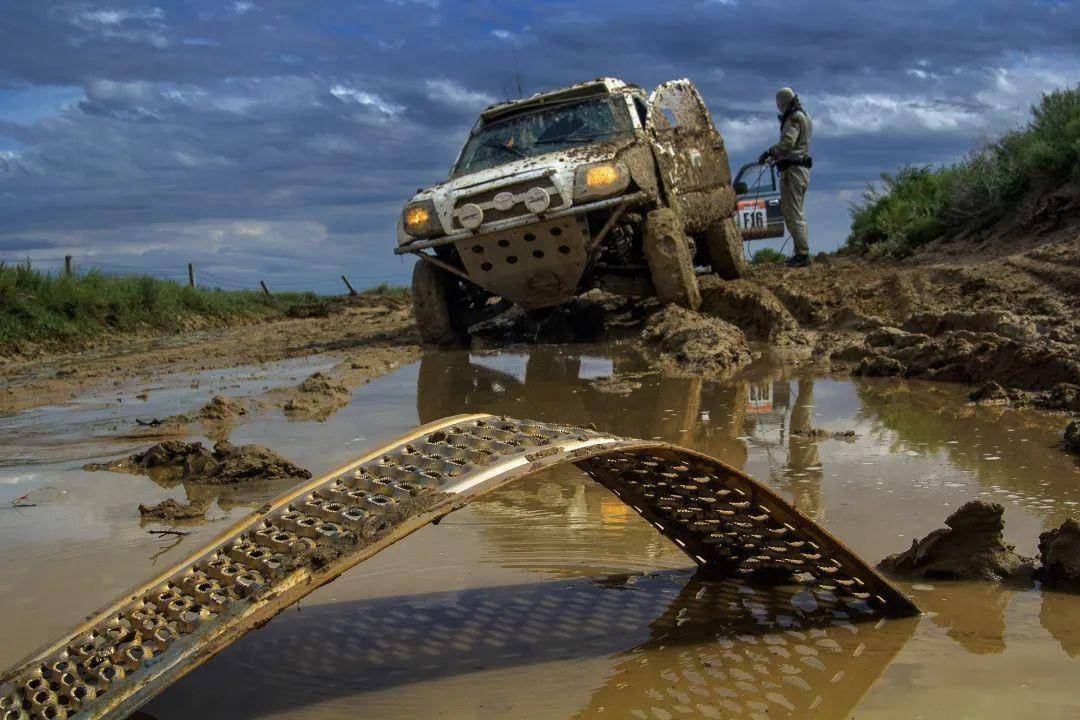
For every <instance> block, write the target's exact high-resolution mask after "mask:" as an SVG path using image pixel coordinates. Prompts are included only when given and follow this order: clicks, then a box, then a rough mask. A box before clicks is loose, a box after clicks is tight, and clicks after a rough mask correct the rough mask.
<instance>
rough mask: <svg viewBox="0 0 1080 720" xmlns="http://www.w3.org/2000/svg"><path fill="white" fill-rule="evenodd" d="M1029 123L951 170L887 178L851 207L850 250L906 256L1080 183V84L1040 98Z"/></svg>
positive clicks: (907, 170)
mask: <svg viewBox="0 0 1080 720" xmlns="http://www.w3.org/2000/svg"><path fill="white" fill-rule="evenodd" d="M1031 115H1032V118H1031V121H1030V122H1029V123H1028V124H1027V125H1026V126H1024V127H1023V128H1019V129H1017V130H1013V131H1012V132H1009V133H1007V134H1006V135H1005V136H1004V137H1002V138H1001V139H1000V140H998V141H997V142H994V143H991V144H989V145H987V146H986V147H984V148H982V149H981V150H977V151H975V152H973V153H971V154H970V155H969V156H968V157H967V158H965V159H964V160H962V161H961V162H958V163H956V164H954V165H949V166H944V167H937V168H933V167H913V166H908V167H903V168H901V169H900V170H899V171H897V172H896V173H892V174H888V173H887V174H883V175H882V177H881V183H880V186H878V187H871V188H868V189H867V190H866V192H864V193H863V198H862V201H861V202H859V203H857V204H855V205H854V206H853V207H852V210H851V216H852V217H851V234H850V236H849V237H848V239H847V245H848V246H849V247H852V248H855V249H857V250H863V251H866V252H867V253H869V254H870V255H872V256H882V257H885V256H889V257H902V256H904V255H907V254H910V253H911V252H912V251H913V250H914V249H915V248H917V247H918V246H920V245H923V244H924V243H927V242H929V241H930V240H933V239H935V238H938V237H942V236H948V235H949V234H953V233H958V232H960V231H962V230H978V229H981V228H984V227H987V226H989V225H991V224H993V223H994V222H997V221H998V220H1000V219H1002V218H1004V217H1005V216H1007V215H1008V214H1009V213H1010V212H1012V211H1013V210H1014V209H1015V208H1016V207H1017V205H1018V204H1019V202H1020V201H1021V200H1022V199H1023V198H1024V197H1025V196H1026V195H1028V194H1029V193H1032V192H1039V191H1045V190H1050V189H1053V188H1054V187H1055V186H1057V185H1060V184H1061V183H1064V182H1068V181H1069V180H1080V86H1077V87H1075V88H1072V89H1068V90H1058V91H1055V92H1051V93H1047V94H1045V95H1043V98H1042V101H1041V102H1040V103H1039V104H1038V105H1035V106H1033V107H1032V108H1031Z"/></svg>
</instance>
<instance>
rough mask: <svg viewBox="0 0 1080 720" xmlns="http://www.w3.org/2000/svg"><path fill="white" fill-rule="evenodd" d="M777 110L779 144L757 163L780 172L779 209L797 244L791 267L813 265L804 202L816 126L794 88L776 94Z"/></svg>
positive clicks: (808, 181) (812, 162)
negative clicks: (765, 163)
mask: <svg viewBox="0 0 1080 720" xmlns="http://www.w3.org/2000/svg"><path fill="white" fill-rule="evenodd" d="M776 109H777V110H779V111H780V142H778V143H776V144H775V145H773V146H772V147H771V148H769V149H768V150H766V151H765V152H763V153H762V154H761V157H760V158H758V162H761V163H764V162H769V161H772V162H774V163H775V164H776V168H777V169H778V170H779V171H780V209H781V211H782V212H783V213H784V222H785V223H786V224H787V228H788V232H790V233H791V239H792V240H793V241H794V243H795V254H794V255H793V256H792V258H791V260H789V261H788V266H789V267H805V266H807V265H809V264H810V241H809V239H808V236H807V229H806V212H805V210H804V209H803V203H804V201H805V199H806V189H807V188H808V187H809V186H810V168H811V167H813V165H814V161H813V159H812V158H811V157H810V135H811V134H813V131H814V123H813V121H812V120H811V119H810V115H808V114H807V112H806V111H805V110H803V107H802V103H800V102H799V96H798V95H796V94H795V91H794V90H792V89H791V88H788V87H785V88H780V90H778V91H777V93H776Z"/></svg>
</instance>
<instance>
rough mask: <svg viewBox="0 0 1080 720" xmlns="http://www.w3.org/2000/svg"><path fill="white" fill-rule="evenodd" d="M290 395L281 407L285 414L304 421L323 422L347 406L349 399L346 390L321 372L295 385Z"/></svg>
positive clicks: (347, 390)
mask: <svg viewBox="0 0 1080 720" xmlns="http://www.w3.org/2000/svg"><path fill="white" fill-rule="evenodd" d="M291 395H292V396H291V397H290V398H289V399H288V400H287V401H286V402H285V404H284V405H283V406H282V408H283V409H284V411H285V414H286V415H288V416H289V417H292V418H296V419H305V420H325V419H326V418H328V417H330V416H331V415H332V414H333V413H335V412H336V411H337V410H339V409H341V408H342V407H344V406H345V405H347V404H348V402H349V398H350V394H349V389H348V388H346V387H345V386H344V385H341V384H339V383H336V382H334V381H333V380H332V379H331V378H330V377H329V376H328V375H325V374H323V373H321V372H317V373H315V374H313V375H311V376H310V377H308V378H307V379H305V380H304V381H303V382H302V383H300V384H299V385H297V386H296V387H295V388H294V389H293V390H292V391H291Z"/></svg>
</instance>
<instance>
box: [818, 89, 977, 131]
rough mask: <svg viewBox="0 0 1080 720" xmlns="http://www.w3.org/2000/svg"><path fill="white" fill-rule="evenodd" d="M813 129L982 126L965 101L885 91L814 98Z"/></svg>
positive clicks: (974, 128) (967, 128) (972, 128)
mask: <svg viewBox="0 0 1080 720" xmlns="http://www.w3.org/2000/svg"><path fill="white" fill-rule="evenodd" d="M813 104H814V105H816V109H817V112H816V113H814V108H813V107H809V108H808V109H809V110H810V111H811V113H812V114H813V115H814V118H815V125H814V132H815V133H817V134H820V135H822V136H825V137H835V136H847V135H861V134H871V133H880V132H948V131H978V130H980V129H982V128H983V127H984V126H985V123H984V121H983V119H982V118H981V117H980V116H979V114H978V113H976V112H973V111H972V108H971V107H970V106H968V105H965V104H961V103H960V102H958V101H952V100H948V99H938V98H929V97H921V96H915V97H902V96H897V95H888V94H884V93H880V94H879V93H862V94H858V95H831V94H826V95H822V96H820V97H818V98H816V99H815V102H814V103H813Z"/></svg>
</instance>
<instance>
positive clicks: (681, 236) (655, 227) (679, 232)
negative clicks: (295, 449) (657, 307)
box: [643, 208, 701, 310]
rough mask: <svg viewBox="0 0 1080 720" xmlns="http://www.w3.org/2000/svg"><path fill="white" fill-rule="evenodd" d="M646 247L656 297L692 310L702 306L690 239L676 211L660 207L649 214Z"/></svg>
mask: <svg viewBox="0 0 1080 720" xmlns="http://www.w3.org/2000/svg"><path fill="white" fill-rule="evenodd" d="M643 246H644V247H643V250H644V251H645V261H646V262H647V263H648V264H649V274H650V275H651V276H652V282H653V287H655V288H656V297H657V298H659V299H660V301H661V302H663V303H674V304H676V305H681V306H683V307H684V308H689V309H690V310H697V309H698V308H699V307H701V291H700V290H699V289H698V282H697V275H695V274H694V261H693V256H692V254H691V252H690V242H689V239H688V238H687V237H686V232H685V231H684V230H683V225H682V221H681V220H680V219H679V216H678V214H677V213H676V212H675V211H674V210H672V209H671V208H658V209H656V210H653V211H652V212H650V213H649V214H648V215H647V216H646V217H645V233H644V238H643Z"/></svg>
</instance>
